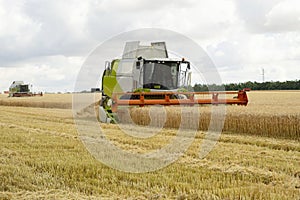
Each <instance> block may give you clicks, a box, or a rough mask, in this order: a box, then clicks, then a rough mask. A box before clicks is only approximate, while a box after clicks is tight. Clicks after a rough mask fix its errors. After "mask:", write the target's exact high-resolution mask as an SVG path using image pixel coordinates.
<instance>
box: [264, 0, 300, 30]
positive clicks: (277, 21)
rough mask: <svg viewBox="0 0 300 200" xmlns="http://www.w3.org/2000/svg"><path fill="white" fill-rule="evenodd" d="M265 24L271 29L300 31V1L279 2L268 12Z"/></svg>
mask: <svg viewBox="0 0 300 200" xmlns="http://www.w3.org/2000/svg"><path fill="white" fill-rule="evenodd" d="M264 25H265V27H266V28H267V29H268V30H269V31H275V32H284V31H300V2H299V1H298V0H286V1H282V2H280V3H278V4H277V5H276V6H274V7H273V8H272V10H271V11H270V12H268V13H267V15H266V22H265V24H264Z"/></svg>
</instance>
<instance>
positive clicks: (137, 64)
mask: <svg viewBox="0 0 300 200" xmlns="http://www.w3.org/2000/svg"><path fill="white" fill-rule="evenodd" d="M140 68H141V62H140V61H137V62H136V69H140Z"/></svg>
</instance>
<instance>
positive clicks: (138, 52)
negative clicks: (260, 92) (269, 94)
mask: <svg viewBox="0 0 300 200" xmlns="http://www.w3.org/2000/svg"><path fill="white" fill-rule="evenodd" d="M190 83H191V65H190V62H189V61H186V60H185V59H184V58H182V59H173V58H169V56H168V52H167V48H166V44H165V42H157V43H151V46H142V45H140V42H138V41H135V42H127V43H126V45H125V49H124V52H123V55H122V58H121V59H114V60H112V61H111V62H108V61H107V62H106V63H105V71H104V72H103V76H102V99H101V101H100V108H99V120H100V121H101V122H106V123H117V117H116V116H117V115H116V113H117V111H118V109H119V107H128V106H140V107H143V106H147V105H163V106H170V105H187V106H193V105H195V104H213V105H218V104H237V105H245V106H246V105H247V103H248V98H247V94H246V92H247V91H248V89H244V90H240V91H237V92H225V91H221V92H217V91H213V92H189V91H188V90H187V88H188V86H189V85H190ZM226 95H234V97H233V98H230V99H227V98H220V96H222V97H223V96H226ZM199 97H200V98H199ZM201 97H202V98H201Z"/></svg>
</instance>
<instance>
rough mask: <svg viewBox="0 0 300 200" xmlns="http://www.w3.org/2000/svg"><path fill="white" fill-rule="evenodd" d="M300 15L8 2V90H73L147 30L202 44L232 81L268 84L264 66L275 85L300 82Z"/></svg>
mask: <svg viewBox="0 0 300 200" xmlns="http://www.w3.org/2000/svg"><path fill="white" fill-rule="evenodd" d="M299 8H300V6H299V3H298V0H268V1H260V0H251V1H240V0H227V1H218V0H210V1H204V0H200V1H199V0H187V1H171V0H167V1H160V0H153V1H146V0H132V1H124V0H99V1H98V0H90V1H79V0H70V1H38V0H20V1H5V0H0V44H1V49H0V74H1V77H4V78H2V79H1V85H0V90H4V89H6V88H7V87H8V86H9V85H10V83H11V81H13V80H15V79H22V80H24V81H26V80H28V82H33V83H34V84H35V85H37V86H40V87H41V89H42V90H59V91H61V89H62V90H64V89H63V88H66V89H67V90H72V89H73V85H74V81H75V77H76V73H77V72H78V70H79V68H80V65H81V64H82V62H83V58H84V57H85V56H87V55H88V53H89V52H90V51H91V50H93V49H94V48H95V47H96V45H98V44H99V43H101V42H102V41H104V40H107V39H109V38H111V37H112V36H114V35H116V34H119V33H121V32H123V31H128V30H132V29H137V28H145V27H155V28H166V29H170V30H173V31H176V32H179V33H182V34H185V35H187V36H188V37H190V38H192V39H194V40H195V41H196V42H197V43H199V44H200V45H201V46H202V47H203V48H204V50H206V51H207V53H208V55H209V56H210V57H211V58H212V59H213V61H214V63H215V64H216V66H217V68H218V69H219V71H220V74H221V76H222V79H223V80H224V81H226V82H239V81H248V80H260V75H259V73H260V70H261V68H262V67H264V68H265V69H266V73H268V78H269V80H286V79H299V75H298V74H300V73H299V70H298V69H299V67H298V66H299V64H300V23H299V22H300V20H299V19H300V9H299ZM120 53H121V52H120ZM108 59H109V58H108Z"/></svg>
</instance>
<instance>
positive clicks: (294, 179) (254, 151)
mask: <svg viewBox="0 0 300 200" xmlns="http://www.w3.org/2000/svg"><path fill="white" fill-rule="evenodd" d="M248 96H249V101H250V102H249V105H248V106H247V107H242V106H227V107H226V108H227V109H226V113H227V115H226V119H225V126H224V128H223V131H224V132H223V134H222V135H221V137H220V139H219V141H218V143H217V145H216V146H215V148H214V149H213V150H212V151H211V152H210V154H208V156H206V157H205V158H204V159H200V158H199V157H198V152H199V150H200V147H201V142H202V141H203V138H204V137H205V133H206V132H205V128H206V127H205V126H204V127H203V128H202V129H203V130H199V131H198V132H197V133H196V137H195V140H194V142H193V143H192V145H191V146H190V148H189V149H188V150H187V152H185V154H184V156H182V157H181V158H179V159H178V160H177V161H176V162H174V163H173V164H171V165H169V166H167V167H165V168H163V169H160V170H158V171H155V172H149V173H142V174H134V173H125V172H120V171H117V170H114V169H111V168H109V167H107V166H105V165H104V164H102V163H101V162H99V161H97V160H95V159H94V158H93V157H92V156H91V155H90V154H89V153H88V151H87V150H86V148H85V147H84V145H83V143H82V142H81V140H80V139H79V136H78V133H77V130H76V126H75V125H74V120H73V115H72V110H71V109H70V108H71V99H72V97H71V95H45V96H44V97H34V98H14V99H12V98H7V97H6V96H4V95H1V96H0V104H1V106H0V143H1V145H0V199H99V198H102V199H103V198H104V199H117V198H119V199H124V198H131V199H176V198H177V199H299V197H300V164H299V163H300V144H299V140H300V136H299V120H300V112H299V111H300V102H299V99H300V92H296V91H289V92H283V91H272V92H268V91H267V92H255V91H254V92H250V93H249V95H248ZM9 105H10V106H9ZM168 109H171V108H168ZM205 109H207V108H204V110H205ZM143 112H144V111H140V113H138V112H136V111H135V112H134V113H136V115H137V113H138V114H139V116H141V115H143V114H144V115H145V113H143ZM169 112H172V111H171V110H170V111H169ZM133 117H134V115H133ZM172 120H175V121H176V119H172ZM174 124H177V123H175V122H174V123H173V125H172V123H171V122H170V127H169V128H165V129H163V131H161V132H160V134H158V135H155V136H154V137H151V138H149V139H138V138H132V137H130V136H126V135H125V134H124V133H123V132H122V131H121V130H120V128H119V127H118V125H111V124H101V127H102V129H103V130H104V131H105V134H106V136H107V137H108V138H109V139H110V140H111V141H112V142H113V143H114V144H115V145H118V146H119V147H120V148H122V149H124V150H127V151H137V152H140V153H143V152H146V151H150V150H154V149H158V148H161V147H163V146H164V145H166V144H167V143H168V141H170V140H171V138H172V137H174V136H175V135H176V129H172V128H174V127H172V126H175V125H174ZM200 124H201V123H200Z"/></svg>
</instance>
